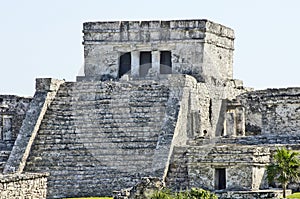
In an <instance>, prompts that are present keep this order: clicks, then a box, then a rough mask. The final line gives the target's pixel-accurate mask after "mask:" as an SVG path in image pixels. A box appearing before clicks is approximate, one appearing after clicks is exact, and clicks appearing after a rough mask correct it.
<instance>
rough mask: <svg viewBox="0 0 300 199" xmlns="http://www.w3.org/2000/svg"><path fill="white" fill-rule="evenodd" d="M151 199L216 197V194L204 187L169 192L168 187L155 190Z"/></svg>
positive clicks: (212, 198) (213, 198) (208, 198)
mask: <svg viewBox="0 0 300 199" xmlns="http://www.w3.org/2000/svg"><path fill="white" fill-rule="evenodd" d="M151 199H217V196H216V195H215V194H213V193H210V192H209V191H206V190H204V189H197V188H192V189H191V190H187V191H180V192H178V193H171V191H170V190H168V189H163V190H161V191H157V192H155V193H154V194H153V195H152V196H151Z"/></svg>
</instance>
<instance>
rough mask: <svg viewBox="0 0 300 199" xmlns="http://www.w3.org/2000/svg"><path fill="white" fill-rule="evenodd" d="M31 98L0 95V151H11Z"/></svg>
mask: <svg viewBox="0 0 300 199" xmlns="http://www.w3.org/2000/svg"><path fill="white" fill-rule="evenodd" d="M30 101H31V98H30V97H18V96H15V95H0V149H1V150H5V149H7V150H11V147H12V145H13V143H14V141H15V139H16V137H17V135H18V133H19V129H20V127H21V125H22V122H23V119H24V118H25V114H26V111H27V110H28V107H29V104H30Z"/></svg>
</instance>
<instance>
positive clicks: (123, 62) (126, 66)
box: [119, 52, 131, 78]
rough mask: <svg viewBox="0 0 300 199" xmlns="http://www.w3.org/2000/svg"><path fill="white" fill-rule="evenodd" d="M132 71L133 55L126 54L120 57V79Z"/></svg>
mask: <svg viewBox="0 0 300 199" xmlns="http://www.w3.org/2000/svg"><path fill="white" fill-rule="evenodd" d="M130 70H131V53H130V52H129V53H124V54H122V55H121V56H120V64H119V78H120V77H122V76H123V75H124V74H126V73H127V72H128V71H130Z"/></svg>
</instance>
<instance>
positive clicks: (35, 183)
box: [0, 173, 48, 199]
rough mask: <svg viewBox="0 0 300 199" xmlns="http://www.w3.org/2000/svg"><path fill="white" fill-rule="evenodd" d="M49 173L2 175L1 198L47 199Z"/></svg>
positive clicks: (0, 179)
mask: <svg viewBox="0 0 300 199" xmlns="http://www.w3.org/2000/svg"><path fill="white" fill-rule="evenodd" d="M47 176H48V174H47V173H39V174H37V173H24V174H7V175H0V198H1V199H11V198H19V199H26V198H34V199H46V195H47Z"/></svg>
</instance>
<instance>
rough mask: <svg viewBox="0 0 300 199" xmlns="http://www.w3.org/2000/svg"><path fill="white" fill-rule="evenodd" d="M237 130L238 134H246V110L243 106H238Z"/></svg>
mask: <svg viewBox="0 0 300 199" xmlns="http://www.w3.org/2000/svg"><path fill="white" fill-rule="evenodd" d="M236 112H237V114H236V120H237V121H236V128H237V129H236V132H237V135H238V136H245V134H246V130H245V110H244V108H243V107H238V108H237V110H236Z"/></svg>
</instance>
